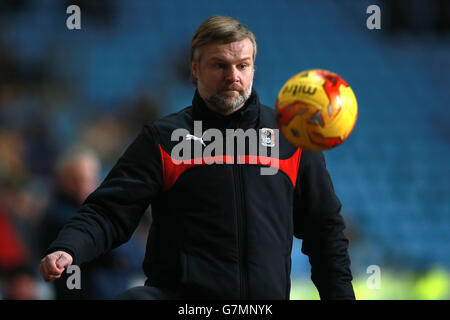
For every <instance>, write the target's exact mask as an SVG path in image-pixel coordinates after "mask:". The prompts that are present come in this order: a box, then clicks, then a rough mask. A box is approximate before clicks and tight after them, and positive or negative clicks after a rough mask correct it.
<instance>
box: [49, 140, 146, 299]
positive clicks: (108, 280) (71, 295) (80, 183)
mask: <svg viewBox="0 0 450 320" xmlns="http://www.w3.org/2000/svg"><path fill="white" fill-rule="evenodd" d="M99 172H100V161H99V159H98V157H97V156H96V154H95V153H93V152H92V151H90V150H89V149H86V148H83V147H74V148H72V149H70V150H69V151H68V152H67V153H65V154H63V155H62V156H61V158H60V159H59V160H58V161H57V164H56V175H55V190H54V192H53V197H52V199H51V202H50V204H49V206H48V209H47V212H46V215H45V218H44V219H43V223H42V227H41V242H42V250H41V251H42V253H43V252H44V251H45V250H46V249H47V247H48V246H49V245H50V243H51V242H52V241H53V240H54V239H55V238H56V236H57V234H58V232H59V230H60V229H61V228H62V226H63V225H64V223H65V222H66V221H67V220H68V219H70V218H71V217H72V216H73V215H74V214H76V212H77V209H78V208H79V206H80V205H81V204H82V203H83V201H84V200H85V199H86V197H87V196H88V195H89V194H90V193H91V192H92V191H94V189H95V188H96V186H97V185H98V182H99ZM143 250H144V249H143V248H141V247H140V246H139V245H138V244H136V243H134V242H132V243H131V244H130V245H129V246H128V247H123V248H122V247H121V248H120V249H116V250H113V251H112V252H110V253H108V254H105V255H103V256H102V257H99V258H98V259H97V260H95V261H93V262H92V263H89V264H86V265H82V266H80V268H81V289H80V290H76V289H74V290H69V289H68V288H67V286H66V282H67V278H68V277H69V276H70V275H68V274H67V273H63V276H62V277H61V278H60V279H58V280H56V281H54V282H53V283H52V284H53V285H54V290H55V291H54V293H55V298H56V299H112V298H114V297H115V296H116V295H117V294H118V293H120V292H122V291H123V290H126V289H127V288H128V287H129V285H130V281H131V280H130V273H131V274H132V273H133V272H135V271H136V269H138V268H139V267H140V265H138V266H136V263H135V260H137V259H138V258H136V259H133V257H131V258H130V256H133V255H138V256H139V259H141V252H142V254H143Z"/></svg>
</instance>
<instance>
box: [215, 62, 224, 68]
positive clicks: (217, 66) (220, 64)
mask: <svg viewBox="0 0 450 320" xmlns="http://www.w3.org/2000/svg"><path fill="white" fill-rule="evenodd" d="M214 66H215V67H216V68H219V69H223V68H225V65H224V64H223V63H216V64H215V65H214Z"/></svg>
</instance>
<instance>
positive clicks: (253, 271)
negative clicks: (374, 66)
mask: <svg viewBox="0 0 450 320" xmlns="http://www.w3.org/2000/svg"><path fill="white" fill-rule="evenodd" d="M256 53H257V45H256V40H255V36H254V35H253V33H252V32H251V31H250V30H248V29H247V28H246V27H244V26H243V25H242V24H241V23H239V22H238V21H236V20H234V19H232V18H230V17H222V16H216V17H212V18H209V19H207V20H206V21H205V22H203V23H202V24H201V25H200V27H199V28H198V29H197V31H196V32H195V34H194V36H193V39H192V42H191V71H192V78H193V82H194V83H195V84H196V86H197V91H196V93H195V96H194V99H193V103H192V106H190V107H187V108H185V109H183V110H181V111H180V112H178V113H176V114H172V115H169V116H167V117H165V118H163V119H160V120H158V121H155V122H152V123H149V124H148V125H146V126H145V127H144V129H143V131H142V132H141V133H140V135H139V136H138V137H137V138H136V140H135V141H134V142H133V143H132V144H131V145H130V147H129V148H128V149H127V150H126V152H125V154H124V155H123V156H122V157H121V158H120V159H119V161H118V163H117V164H116V165H115V167H114V168H113V169H112V171H111V172H110V173H109V175H108V176H107V178H106V179H105V181H104V182H103V183H102V184H101V186H100V187H99V188H98V189H97V190H96V191H95V192H93V193H92V194H91V195H90V196H89V197H88V198H87V200H86V201H85V203H84V205H83V206H82V207H81V209H80V210H79V214H78V215H77V216H76V217H74V218H72V220H71V221H70V222H69V223H67V224H66V225H65V227H64V228H63V230H62V231H61V233H60V234H59V236H58V238H57V239H56V240H55V241H54V242H53V243H52V245H51V246H50V248H49V249H48V250H47V253H48V254H49V255H47V256H46V257H45V258H44V259H43V260H42V262H41V273H42V275H43V277H44V279H45V280H47V281H50V280H53V279H57V278H58V277H60V275H61V273H62V272H63V271H64V268H66V267H67V266H69V265H70V264H72V263H76V264H81V263H83V262H85V261H89V260H92V259H94V258H95V257H96V256H98V255H99V254H101V253H103V252H105V251H106V250H110V249H111V248H114V247H117V246H119V245H120V244H122V243H124V242H126V241H127V240H128V239H129V237H130V236H131V235H132V233H133V231H134V229H135V228H136V226H137V223H138V222H139V219H140V216H141V214H142V213H143V212H144V210H145V208H146V207H147V206H148V205H149V204H151V205H152V214H153V224H152V226H151V229H150V234H149V239H148V243H147V251H146V257H145V260H144V265H143V268H144V272H145V274H146V276H147V277H148V279H147V281H146V285H145V286H142V287H138V288H132V289H130V290H129V291H127V292H125V293H124V294H123V295H121V296H120V297H119V298H120V299H141V298H142V299H180V298H181V299H189V298H193V299H196V298H200V299H207V298H208V299H210V298H212V299H289V292H290V270H291V259H290V254H291V249H292V240H293V235H295V236H296V237H298V238H301V239H303V248H302V251H303V252H304V253H305V254H307V255H308V256H309V259H310V262H311V266H312V280H313V282H314V284H315V285H316V287H317V289H318V291H319V293H320V296H321V298H322V299H354V293H353V288H352V285H351V280H352V275H351V271H350V259H349V257H348V252H347V249H348V241H347V239H346V238H345V237H344V235H343V229H344V222H343V219H342V216H341V215H340V213H339V212H340V209H341V205H340V203H339V200H338V199H337V197H336V195H335V194H334V190H333V186H332V183H331V180H330V177H329V174H328V172H327V170H326V168H325V160H324V157H323V155H322V153H317V152H309V151H306V150H301V149H299V148H296V147H294V146H292V145H290V144H289V143H288V142H287V141H286V140H285V139H284V138H283V137H281V136H279V135H278V136H276V137H275V138H274V140H273V141H274V142H275V143H276V144H273V143H272V142H273V141H272V140H271V139H269V141H267V140H264V143H263V141H262V142H261V144H262V145H261V144H260V143H259V142H258V143H257V149H258V150H262V148H263V147H264V148H266V149H268V150H269V149H270V150H269V151H268V152H269V153H270V155H269V154H268V157H259V156H256V157H255V154H252V152H251V151H250V150H253V149H254V148H253V147H255V146H254V145H252V144H251V142H248V141H247V140H246V144H245V148H244V152H245V154H241V153H238V152H237V151H239V148H236V147H235V146H233V147H232V148H228V147H227V148H225V147H224V152H223V153H222V152H221V151H222V150H220V148H217V149H215V152H213V153H212V154H211V157H205V158H201V159H200V160H199V159H198V158H195V157H196V154H195V155H194V156H192V154H190V152H188V151H189V149H184V150H185V151H186V153H184V151H183V155H182V156H179V157H178V156H177V155H178V154H177V152H174V149H175V148H176V147H177V145H178V142H179V141H178V140H176V139H175V140H176V141H174V139H172V138H173V135H172V134H173V133H174V132H175V131H176V130H179V129H184V130H185V131H184V132H189V134H186V136H185V137H184V139H183V141H184V143H185V144H188V145H190V146H192V148H193V149H194V150H199V148H201V149H200V150H201V151H203V153H202V154H204V152H205V150H206V149H207V148H208V147H209V146H210V144H211V141H208V139H206V136H207V133H208V132H211V130H216V131H215V132H220V133H223V134H224V135H225V136H226V137H227V138H228V137H229V136H230V131H229V130H230V129H241V130H244V131H245V130H247V131H248V130H250V131H251V130H257V131H258V132H274V135H277V131H275V129H276V128H277V127H276V119H275V112H274V110H273V109H271V108H268V107H266V106H264V105H262V104H260V102H259V99H258V96H257V93H256V92H255V91H254V90H253V89H252V83H253V75H254V62H255V57H256ZM197 121H201V125H202V129H203V131H204V134H201V136H199V135H198V134H197V135H195V134H193V133H194V130H195V129H196V128H195V124H198V122H197ZM270 130H272V131H270ZM210 140H211V139H210ZM235 140H237V137H236V136H235V137H232V140H230V141H235ZM268 142H269V144H268ZM207 144H208V145H207ZM228 145H229V144H228V143H227V146H228ZM272 148H273V150H272ZM274 148H276V150H278V151H279V155H277V152H275V149H274ZM218 150H219V151H218ZM258 152H259V151H258ZM253 153H254V151H253ZM258 154H259V153H258ZM178 158H183V160H186V158H187V159H188V160H189V159H194V158H195V159H194V161H193V162H190V161H187V162H183V161H179V160H180V159H178ZM267 158H271V159H272V160H274V162H275V163H277V164H278V166H277V168H278V169H279V170H278V171H277V172H276V173H275V174H262V171H261V170H260V169H261V168H262V167H264V166H265V165H264V164H262V162H263V161H262V160H264V159H267ZM211 159H213V160H214V161H213V163H212V164H211V163H210V162H207V161H206V160H211ZM242 159H246V160H245V161H244V162H242V161H240V160H242ZM248 159H253V160H255V159H256V161H253V162H249V161H247V160H248Z"/></svg>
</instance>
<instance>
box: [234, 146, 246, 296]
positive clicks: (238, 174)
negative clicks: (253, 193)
mask: <svg viewBox="0 0 450 320" xmlns="http://www.w3.org/2000/svg"><path fill="white" fill-rule="evenodd" d="M233 169H234V176H235V184H234V185H235V191H236V202H237V203H236V215H237V235H238V252H239V281H240V289H241V290H240V291H241V294H240V298H241V299H247V298H248V279H247V278H248V272H247V267H246V259H245V255H246V252H247V246H246V228H247V221H246V216H245V208H244V205H245V201H244V190H243V188H242V183H243V179H242V166H241V165H239V163H238V154H237V149H236V143H235V152H234V166H233Z"/></svg>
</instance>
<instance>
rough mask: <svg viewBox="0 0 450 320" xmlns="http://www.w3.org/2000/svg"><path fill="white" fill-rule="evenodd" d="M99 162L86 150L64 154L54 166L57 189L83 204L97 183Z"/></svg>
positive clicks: (79, 149)
mask: <svg viewBox="0 0 450 320" xmlns="http://www.w3.org/2000/svg"><path fill="white" fill-rule="evenodd" d="M99 172H100V162H99V160H98V158H97V156H96V155H95V154H94V153H93V152H91V151H89V150H86V149H81V148H76V149H73V150H70V151H69V152H67V153H66V154H64V155H63V156H62V157H61V158H60V159H59V161H58V163H57V166H56V178H57V184H58V188H59V189H60V190H61V191H62V192H63V193H64V194H67V195H69V196H70V197H72V198H73V199H75V200H76V201H77V202H78V203H80V204H81V203H83V201H84V200H85V199H86V198H87V196H88V195H89V194H90V193H91V192H93V191H94V190H95V188H96V187H97V185H98V182H99Z"/></svg>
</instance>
